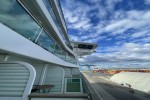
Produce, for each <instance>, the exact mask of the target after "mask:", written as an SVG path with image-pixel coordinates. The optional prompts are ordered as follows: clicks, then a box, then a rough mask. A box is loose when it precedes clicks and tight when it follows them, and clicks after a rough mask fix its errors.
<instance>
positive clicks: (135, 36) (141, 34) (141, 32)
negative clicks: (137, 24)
mask: <svg viewBox="0 0 150 100" xmlns="http://www.w3.org/2000/svg"><path fill="white" fill-rule="evenodd" d="M147 33H148V30H143V31H140V32H136V33H133V34H132V35H131V36H132V37H133V38H139V37H144V36H146V34H147Z"/></svg>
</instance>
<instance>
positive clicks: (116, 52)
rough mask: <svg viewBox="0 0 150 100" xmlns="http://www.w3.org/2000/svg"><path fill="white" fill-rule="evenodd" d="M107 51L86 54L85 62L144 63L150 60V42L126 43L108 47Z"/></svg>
mask: <svg viewBox="0 0 150 100" xmlns="http://www.w3.org/2000/svg"><path fill="white" fill-rule="evenodd" d="M106 52H107V53H106V54H105V53H96V54H93V55H89V56H86V57H85V58H84V62H89V63H92V64H100V63H102V62H108V63H119V62H123V63H125V62H128V63H134V62H138V63H143V62H149V61H150V44H144V45H142V44H135V43H125V44H123V45H122V47H119V46H118V47H117V46H116V47H110V48H108V47H107V48H106ZM149 67H150V66H149Z"/></svg>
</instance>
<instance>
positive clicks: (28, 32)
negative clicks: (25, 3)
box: [0, 0, 41, 41]
mask: <svg viewBox="0 0 150 100" xmlns="http://www.w3.org/2000/svg"><path fill="white" fill-rule="evenodd" d="M0 21H1V22H3V23H4V24H5V25H7V26H8V27H10V28H12V29H13V30H15V31H16V32H17V33H19V34H21V35H22V36H24V37H25V38H27V39H30V40H32V41H34V40H35V39H36V38H37V36H38V34H39V32H40V30H41V27H40V26H39V25H38V24H37V23H36V22H35V21H34V20H33V19H32V17H31V16H30V15H29V14H28V13H27V12H26V11H25V10H24V9H23V8H22V7H21V5H19V4H18V2H17V1H16V0H2V1H1V3H0Z"/></svg>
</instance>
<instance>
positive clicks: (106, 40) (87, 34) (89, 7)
mask: <svg viewBox="0 0 150 100" xmlns="http://www.w3.org/2000/svg"><path fill="white" fill-rule="evenodd" d="M60 1H61V5H62V8H63V13H64V16H65V20H66V23H67V26H68V34H69V37H70V40H71V41H83V42H91V43H97V44H98V48H97V50H96V51H97V52H96V53H93V54H92V55H88V56H85V57H83V58H80V59H79V60H80V62H81V63H88V64H96V65H100V66H102V67H139V66H140V67H150V0H60Z"/></svg>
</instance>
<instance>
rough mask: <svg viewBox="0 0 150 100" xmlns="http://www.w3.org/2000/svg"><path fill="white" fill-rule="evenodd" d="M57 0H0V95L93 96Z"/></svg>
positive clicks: (78, 99)
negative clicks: (81, 71)
mask: <svg viewBox="0 0 150 100" xmlns="http://www.w3.org/2000/svg"><path fill="white" fill-rule="evenodd" d="M96 47H97V44H93V43H84V42H78V41H76V42H71V41H70V40H69V37H68V33H67V26H66V23H65V20H64V15H63V13H62V8H61V4H60V1H59V0H0V100H91V98H90V95H89V90H88V88H87V85H86V82H85V81H84V78H83V76H82V75H81V73H80V70H79V66H80V65H79V63H78V57H81V56H84V55H89V54H91V53H92V52H95V49H96Z"/></svg>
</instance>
